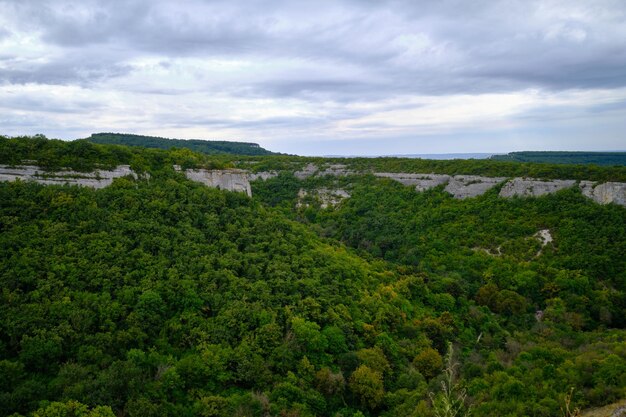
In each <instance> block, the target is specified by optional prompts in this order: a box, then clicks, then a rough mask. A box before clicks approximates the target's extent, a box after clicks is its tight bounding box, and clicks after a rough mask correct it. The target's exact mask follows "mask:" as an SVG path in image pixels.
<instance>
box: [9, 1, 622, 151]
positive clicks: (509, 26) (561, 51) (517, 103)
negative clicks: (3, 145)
mask: <svg viewBox="0 0 626 417" xmlns="http://www.w3.org/2000/svg"><path fill="white" fill-rule="evenodd" d="M0 28H3V29H0V111H1V113H2V116H0V127H2V132H0V133H4V134H20V133H38V132H41V133H45V134H47V135H49V136H57V137H62V138H75V137H81V136H87V135H88V134H90V133H92V132H96V131H128V132H137V133H145V134H158V135H161V136H168V135H169V136H174V137H186V138H206V139H231V140H237V139H241V140H256V141H258V142H260V143H262V144H263V145H265V146H267V147H269V148H272V149H275V150H280V151H285V152H297V153H308V154H313V153H315V154H324V153H326V154H336V153H348V154H380V153H423V152H470V151H487V152H489V151H494V152H495V151H508V150H515V149H624V148H626V146H625V145H626V140H625V139H624V136H623V134H622V132H624V131H626V105H625V103H626V46H625V45H626V5H625V4H624V3H623V1H621V0H595V1H594V2H588V1H586V0H570V1H560V0H535V1H533V0H503V1H496V0H490V1H487V0H479V1H472V2H467V1H462V0H444V1H436V2H435V1H428V0H423V1H414V0H412V1H411V0H391V1H366V0H359V1H356V0H333V1H331V0H322V1H320V2H294V1H275V0H274V1H269V0H256V1H255V0H249V1H234V0H230V1H221V0H215V1H201V0H195V1H194V0H183V1H178V2H175V3H173V2H167V1H163V0H161V1H159V0H152V1H144V0H126V1H122V0H110V1H107V2H101V1H92V0H82V1H63V0H59V1H54V2H49V1H43V0H29V1H28V2H24V1H19V0H16V1H11V0H0Z"/></svg>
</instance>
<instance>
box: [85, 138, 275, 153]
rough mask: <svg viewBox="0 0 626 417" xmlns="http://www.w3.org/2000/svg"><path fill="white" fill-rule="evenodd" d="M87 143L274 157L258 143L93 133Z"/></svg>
mask: <svg viewBox="0 0 626 417" xmlns="http://www.w3.org/2000/svg"><path fill="white" fill-rule="evenodd" d="M87 140H88V141H89V142H93V143H99V144H107V145H127V146H143V147H145V148H158V149H171V148H187V149H191V150H192V151H196V152H201V153H204V154H209V155H216V154H235V155H276V153H274V152H271V151H268V150H267V149H263V148H261V147H260V146H259V144H258V143H250V142H230V141H217V140H200V139H189V140H184V139H167V138H161V137H157V136H143V135H132V134H127V133H94V134H93V135H91V136H90V137H88V138H87Z"/></svg>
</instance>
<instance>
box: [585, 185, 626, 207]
mask: <svg viewBox="0 0 626 417" xmlns="http://www.w3.org/2000/svg"><path fill="white" fill-rule="evenodd" d="M580 190H581V191H582V193H583V195H585V196H587V197H589V198H590V199H592V200H593V201H595V202H596V203H599V204H609V203H615V204H619V205H621V206H626V184H625V183H623V182H605V183H604V184H596V183H594V182H592V181H581V182H580Z"/></svg>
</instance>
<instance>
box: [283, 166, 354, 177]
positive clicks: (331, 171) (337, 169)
mask: <svg viewBox="0 0 626 417" xmlns="http://www.w3.org/2000/svg"><path fill="white" fill-rule="evenodd" d="M351 174H354V171H352V170H349V169H348V167H347V166H346V165H344V164H331V165H326V166H324V167H323V169H320V168H318V167H317V165H315V164H308V165H306V166H305V167H304V168H302V169H301V170H299V171H296V172H294V173H293V175H294V176H295V177H296V178H298V179H300V180H304V179H306V178H308V177H312V176H314V175H315V176H319V177H323V176H326V175H332V176H335V177H340V176H345V175H351Z"/></svg>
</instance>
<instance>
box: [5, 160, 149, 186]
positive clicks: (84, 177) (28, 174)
mask: <svg viewBox="0 0 626 417" xmlns="http://www.w3.org/2000/svg"><path fill="white" fill-rule="evenodd" d="M126 176H132V177H133V178H135V179H137V178H138V176H137V174H136V173H135V172H133V170H131V169H130V166H128V165H120V166H118V167H117V168H115V169H113V170H103V169H100V170H95V171H93V172H76V171H71V170H68V169H62V170H59V171H45V170H43V169H42V168H40V167H38V166H35V165H23V166H15V167H11V166H7V165H0V181H16V180H22V181H35V182H37V183H39V184H45V185H65V184H68V185H80V186H82V187H91V188H104V187H107V186H109V185H111V184H112V183H113V180H114V179H115V178H121V177H126Z"/></svg>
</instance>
